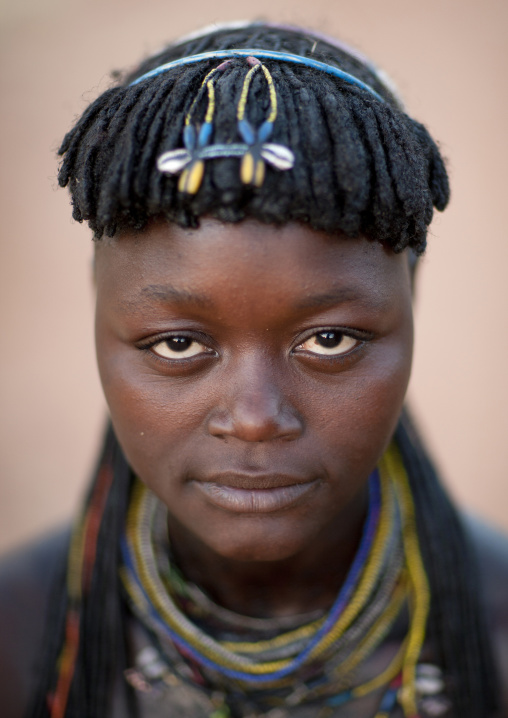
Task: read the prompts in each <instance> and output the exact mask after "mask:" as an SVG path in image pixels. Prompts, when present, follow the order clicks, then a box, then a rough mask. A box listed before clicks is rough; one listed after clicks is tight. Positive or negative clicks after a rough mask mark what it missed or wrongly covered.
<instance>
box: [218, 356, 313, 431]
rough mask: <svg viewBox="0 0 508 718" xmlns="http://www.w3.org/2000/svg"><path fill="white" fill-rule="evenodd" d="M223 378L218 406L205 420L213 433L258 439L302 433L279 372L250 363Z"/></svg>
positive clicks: (295, 411)
mask: <svg viewBox="0 0 508 718" xmlns="http://www.w3.org/2000/svg"><path fill="white" fill-rule="evenodd" d="M226 381H227V386H226V387H225V388H224V391H223V392H221V394H220V396H221V399H220V403H219V406H217V407H216V408H215V409H214V410H213V411H212V413H211V415H210V417H209V420H208V431H209V433H210V434H211V435H212V436H216V437H219V438H226V437H235V438H237V439H240V440H241V441H249V442H261V441H273V440H275V439H283V440H288V441H291V440H294V439H297V438H298V437H299V436H301V435H302V433H303V431H304V423H303V419H302V417H301V416H300V414H299V413H298V411H297V410H296V409H295V407H293V406H292V405H291V403H290V402H289V401H288V397H287V396H286V395H285V392H284V390H283V386H282V385H283V383H284V381H283V377H282V376H281V375H280V372H279V373H277V372H276V371H274V370H272V371H270V369H269V367H266V366H260V365H259V363H258V364H257V365H254V366H253V365H252V363H250V365H249V366H247V367H243V368H242V369H241V370H239V371H238V372H233V373H229V374H228V377H227V380H226ZM219 391H220V388H219Z"/></svg>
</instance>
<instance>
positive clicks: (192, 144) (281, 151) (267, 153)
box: [157, 56, 294, 194]
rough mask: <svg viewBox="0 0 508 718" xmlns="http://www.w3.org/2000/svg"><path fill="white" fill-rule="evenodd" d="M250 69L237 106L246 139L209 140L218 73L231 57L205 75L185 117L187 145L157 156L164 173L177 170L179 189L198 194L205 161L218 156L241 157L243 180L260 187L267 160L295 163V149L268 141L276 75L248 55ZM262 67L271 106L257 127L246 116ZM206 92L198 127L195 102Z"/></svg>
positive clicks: (273, 116)
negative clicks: (194, 116)
mask: <svg viewBox="0 0 508 718" xmlns="http://www.w3.org/2000/svg"><path fill="white" fill-rule="evenodd" d="M246 59H247V63H248V64H249V65H250V69H249V71H248V72H247V75H246V77H245V80H244V83H243V87H242V92H241V94H240V100H239V103H238V108H237V127H238V132H239V134H240V136H241V137H242V139H243V143H222V144H221V143H218V144H210V140H211V137H212V133H213V116H214V113H215V87H214V78H215V75H216V74H217V73H218V72H220V71H221V70H223V69H224V68H225V67H226V66H227V65H228V64H229V62H231V60H227V61H226V62H223V63H222V64H221V65H219V66H218V67H216V68H215V69H213V70H211V71H210V72H209V73H208V74H207V75H206V77H205V78H204V80H203V82H202V84H201V87H200V89H199V91H198V93H197V95H196V97H195V98H194V100H193V102H192V105H191V107H190V109H189V111H188V113H187V115H186V118H185V126H184V131H183V143H184V147H183V148H179V149H176V150H169V151H168V152H164V154H162V155H161V156H160V157H159V158H158V160H157V168H158V170H159V171H160V172H162V173H164V174H172V175H173V174H178V173H180V172H181V175H180V178H179V181H178V190H179V191H180V192H185V193H186V194H196V193H197V191H198V190H199V188H200V186H201V182H202V179H203V174H204V161H205V160H207V159H217V158H219V157H240V158H241V164H240V178H241V181H242V182H243V183H244V184H247V185H253V186H255V187H261V185H262V184H263V181H264V178H265V163H268V164H270V165H271V166H273V167H275V168H276V169H278V170H288V169H291V168H292V167H293V165H294V155H293V153H292V151H291V150H290V149H289V148H288V147H285V146H284V145H279V144H276V143H271V142H268V141H267V140H268V139H269V138H270V136H271V134H272V131H273V124H274V122H275V119H276V117H277V93H276V91H275V86H274V83H273V78H272V76H271V74H270V72H269V71H268V69H267V68H266V67H265V66H264V65H263V64H262V63H261V62H260V61H259V60H258V59H257V58H255V57H253V56H247V58H246ZM259 70H261V71H262V72H263V74H264V77H265V79H266V82H267V85H268V92H269V98H270V110H269V114H268V117H267V118H266V120H265V121H264V122H263V123H262V124H261V126H260V127H259V128H258V129H255V128H254V127H253V126H252V125H251V124H250V122H249V121H248V120H247V118H246V117H245V114H246V108H247V100H248V95H249V89H250V86H251V82H252V79H253V77H254V75H255V74H256V72H258V71H259ZM205 89H206V92H207V95H208V106H207V109H206V113H205V118H204V122H203V123H202V124H201V126H200V127H199V128H198V127H197V126H196V125H194V124H192V116H193V113H194V110H195V108H196V105H197V104H198V102H199V100H200V99H201V97H202V96H203V92H204V91H205Z"/></svg>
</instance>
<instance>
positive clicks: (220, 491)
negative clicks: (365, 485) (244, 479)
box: [195, 480, 318, 514]
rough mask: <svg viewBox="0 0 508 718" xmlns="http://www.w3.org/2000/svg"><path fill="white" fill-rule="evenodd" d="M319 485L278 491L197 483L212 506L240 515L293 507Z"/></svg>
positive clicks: (295, 485) (293, 486) (289, 487)
mask: <svg viewBox="0 0 508 718" xmlns="http://www.w3.org/2000/svg"><path fill="white" fill-rule="evenodd" d="M317 483H318V481H317V480H316V481H311V482H309V483H306V484H292V485H291V486H280V487H279V488H276V489H237V488H233V487H232V486H223V485H221V484H216V483H211V482H202V481H196V482H195V485H196V486H197V487H198V488H199V490H200V491H202V492H203V493H204V494H206V496H207V498H208V499H209V501H210V502H211V503H212V504H215V506H218V507H219V508H221V509H226V510H227V511H232V512H235V513H238V514H265V513H271V512H273V511H281V510H283V509H287V508H289V507H290V506H293V505H294V504H296V503H298V502H299V501H300V500H301V499H302V498H303V497H305V496H306V495H307V494H308V493H309V492H310V491H312V490H313V489H314V488H315V487H316V485H317Z"/></svg>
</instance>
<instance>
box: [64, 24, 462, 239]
mask: <svg viewBox="0 0 508 718" xmlns="http://www.w3.org/2000/svg"><path fill="white" fill-rule="evenodd" d="M253 46H255V47H258V48H263V49H268V50H280V51H287V52H292V53H295V54H299V55H303V56H311V55H312V57H313V58H314V59H317V60H321V61H323V62H327V63H329V64H333V65H336V66H339V67H340V68H341V69H343V70H345V71H346V72H349V73H350V74H353V75H355V76H356V77H358V78H359V79H360V80H362V81H364V82H365V83H367V84H369V85H370V86H371V87H373V89H374V90H376V91H377V92H378V93H379V94H380V95H381V96H382V97H383V98H384V99H385V100H386V101H385V102H382V101H379V100H377V99H376V98H375V97H373V96H372V95H370V94H369V93H368V92H366V91H365V90H363V89H359V88H357V87H355V86H352V85H349V84H347V83H345V82H343V81H340V80H337V78H335V77H331V76H329V75H326V74H325V73H323V72H321V71H319V70H315V69H312V68H308V67H301V66H297V65H292V64H288V63H281V62H277V61H275V60H264V64H266V66H267V67H268V69H269V70H270V72H271V74H272V76H273V79H274V83H275V87H276V91H277V95H278V116H277V119H276V122H275V126H274V134H273V136H272V138H271V141H273V142H276V143H280V144H282V145H285V146H287V147H289V148H291V150H292V151H293V153H294V155H295V164H294V168H293V169H292V170H289V171H285V172H279V171H277V170H273V169H270V170H268V172H267V176H266V178H265V181H264V183H263V185H262V187H260V188H252V187H249V186H245V185H243V184H242V183H241V182H240V180H239V163H238V160H237V159H224V158H222V159H219V160H207V163H206V169H205V175H204V179H203V183H202V186H201V188H200V190H199V192H198V193H197V194H196V195H188V194H184V193H182V192H179V191H178V187H177V178H175V177H172V176H167V175H164V174H162V173H161V172H159V170H158V169H157V167H156V160H157V158H158V157H159V156H160V155H161V154H162V153H164V152H165V151H167V150H171V149H175V148H178V147H181V146H182V130H183V126H184V119H185V114H186V112H187V111H188V110H189V107H190V104H191V103H192V101H193V99H194V97H195V96H196V93H197V92H198V90H199V87H200V85H201V82H202V80H203V78H204V77H205V75H206V74H207V72H209V71H210V70H211V69H212V68H213V67H215V66H217V65H219V64H220V62H221V61H220V60H215V61H213V60H211V61H205V62H202V63H198V64H196V65H187V66H183V67H177V68H172V69H171V70H169V71H167V72H165V73H163V74H161V75H159V76H157V77H154V78H152V79H149V80H144V81H142V82H140V83H139V84H136V85H134V86H132V85H131V84H130V83H131V82H132V80H134V79H135V78H137V77H140V76H141V75H143V74H144V73H146V72H147V71H149V70H151V69H153V68H154V67H156V66H158V65H160V64H163V63H166V62H169V61H171V60H174V59H176V58H179V57H184V56H188V55H193V54H198V53H201V52H206V51H209V50H212V49H214V50H222V49H231V48H237V49H240V48H247V47H253ZM247 69H248V65H247V63H246V61H245V60H243V59H240V58H239V59H237V60H234V61H233V62H231V63H230V65H229V66H228V67H227V68H226V69H225V70H224V71H223V72H221V73H220V74H219V75H218V76H217V79H216V89H215V91H216V94H217V102H216V108H217V109H216V116H215V119H214V141H215V142H219V143H221V142H225V143H230V142H234V141H237V142H238V140H239V137H238V131H237V122H236V106H237V103H238V99H239V95H240V92H241V89H242V84H243V80H244V78H245V75H246V73H247ZM252 94H253V96H254V98H255V101H253V102H249V103H248V113H249V119H250V120H251V122H252V123H253V124H254V126H256V127H258V126H259V125H260V124H261V123H262V122H263V120H264V119H266V114H267V106H268V92H267V89H266V83H264V81H263V78H262V77H261V76H258V78H257V81H256V78H255V80H254V86H253V87H252ZM203 112H204V109H203ZM201 119H202V118H201ZM60 154H61V155H63V157H64V159H63V162H62V165H61V168H60V173H59V183H60V185H61V186H67V185H68V186H69V188H70V191H71V195H72V202H73V206H74V212H73V216H74V218H75V219H76V220H78V221H79V222H81V221H83V220H87V221H88V222H89V224H90V227H91V228H92V230H93V232H94V234H95V236H96V238H100V237H101V236H102V235H103V234H104V233H105V234H106V235H114V234H115V233H116V232H118V231H121V230H124V229H135V230H141V229H142V228H143V227H144V226H145V225H146V223H147V222H148V220H149V219H150V218H151V217H160V216H163V217H166V218H167V219H168V220H170V221H171V222H176V223H178V224H180V225H182V226H184V227H195V226H197V224H198V222H199V218H200V217H203V216H204V215H208V216H213V217H216V218H218V219H220V220H223V221H226V222H238V221H241V220H242V219H244V218H246V217H251V218H255V219H257V220H260V221H261V222H268V223H273V224H282V223H286V222H290V221H298V222H305V223H308V224H310V226H311V227H313V228H314V229H318V230H324V231H326V232H330V233H334V232H342V233H344V234H346V235H347V236H350V237H356V236H358V235H360V234H363V235H366V236H367V237H369V238H371V239H373V240H377V241H379V242H382V243H383V244H385V245H387V246H389V247H390V248H391V249H393V250H394V251H396V252H397V251H401V250H403V249H405V248H406V247H408V246H409V247H411V248H413V249H414V250H415V251H416V252H417V253H421V252H422V251H423V249H424V248H425V242H426V234H427V227H428V225H429V224H430V221H431V219H432V214H433V207H434V206H435V207H437V208H438V209H440V210H442V209H444V208H445V206H446V204H447V201H448V197H449V187H448V179H447V174H446V170H445V167H444V164H443V160H442V158H441V156H440V154H439V151H438V148H437V146H436V144H435V143H434V141H433V140H432V138H431V137H430V135H429V133H428V132H427V130H426V129H425V127H424V126H423V125H421V124H419V123H418V122H415V121H414V120H413V119H411V118H410V117H409V116H408V115H407V114H405V113H404V112H403V111H402V110H400V109H399V107H398V103H397V102H396V100H395V99H394V97H393V95H392V94H391V92H390V90H389V89H388V88H387V87H386V86H385V85H384V84H383V83H381V82H380V80H379V79H378V77H377V75H376V74H375V73H373V72H372V71H371V70H370V69H369V68H368V67H367V66H366V65H364V64H362V63H361V62H359V61H358V60H357V59H356V58H354V57H352V56H350V55H349V54H347V53H346V52H344V51H342V50H340V49H337V48H335V47H333V46H332V45H329V44H327V43H325V42H324V41H322V40H320V41H316V40H315V38H314V37H313V36H312V35H306V34H305V32H303V31H301V32H297V31H290V30H280V29H274V28H270V27H266V26H264V25H262V24H254V25H251V26H249V27H247V28H241V29H238V30H222V31H218V32H215V33H211V34H208V35H204V36H202V37H199V38H197V39H194V40H191V41H189V42H185V43H183V44H179V45H177V46H174V47H169V48H168V49H167V50H165V51H164V52H162V53H160V54H159V55H157V56H155V57H153V58H150V59H149V60H147V61H146V62H144V63H143V64H142V65H141V66H140V67H139V68H138V69H137V70H136V71H135V72H133V73H130V74H129V75H128V76H127V77H126V78H125V80H124V82H123V83H121V84H120V85H118V86H116V87H113V88H111V89H110V90H108V91H107V92H105V93H104V94H103V95H101V96H100V97H99V98H98V99H97V100H96V101H95V102H94V103H93V104H92V105H91V106H90V107H89V108H88V109H87V110H86V112H85V113H84V114H83V116H82V117H81V119H80V120H79V121H78V122H77V124H76V126H75V127H74V128H73V129H72V130H71V131H70V132H69V133H68V134H67V136H66V137H65V139H64V141H63V143H62V146H61V148H60Z"/></svg>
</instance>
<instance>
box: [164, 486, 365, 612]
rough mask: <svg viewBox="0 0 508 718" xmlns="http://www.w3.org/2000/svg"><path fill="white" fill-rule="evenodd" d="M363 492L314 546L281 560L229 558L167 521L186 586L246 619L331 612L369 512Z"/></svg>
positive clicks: (177, 561) (319, 537) (326, 528)
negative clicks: (203, 592)
mask: <svg viewBox="0 0 508 718" xmlns="http://www.w3.org/2000/svg"><path fill="white" fill-rule="evenodd" d="M367 506H368V492H367V490H365V492H362V493H361V495H359V496H358V497H357V499H356V500H355V502H354V504H353V505H350V506H348V510H347V512H346V515H345V516H344V517H342V516H341V517H339V518H338V519H337V520H336V522H334V525H333V526H327V527H323V529H322V530H321V532H320V534H319V535H318V536H316V540H315V541H313V542H312V545H310V546H307V547H306V548H305V549H304V550H303V551H301V552H299V553H298V554H296V555H294V556H291V557H289V558H286V559H284V560H282V561H264V562H258V561H237V560H232V559H229V558H225V557H223V556H221V555H219V554H217V553H216V552H214V551H213V550H212V549H210V547H208V546H207V545H205V544H204V543H203V542H201V541H200V540H199V539H198V538H197V537H196V536H195V535H194V534H192V533H191V532H189V531H188V530H187V529H186V528H185V527H183V526H182V525H181V524H179V523H178V522H176V521H175V520H174V518H172V517H171V516H170V517H169V519H168V529H169V536H170V540H171V545H172V551H173V554H174V558H175V560H176V563H177V564H178V566H179V568H180V569H181V571H182V572H183V574H184V575H185V577H186V579H187V580H188V581H191V582H193V583H195V584H196V585H197V586H199V587H200V588H201V589H202V590H204V591H205V592H206V593H207V594H208V595H209V596H210V597H211V598H212V599H213V600H214V601H215V602H216V603H218V604H219V605H221V606H223V607H224V608H227V609H229V610H231V611H234V612H236V613H239V614H241V615H244V616H253V617H256V618H271V617H280V616H295V615H299V614H305V613H309V612H312V611H315V610H320V609H321V610H327V609H329V608H330V606H331V605H332V603H333V602H334V600H335V598H336V596H337V593H338V591H339V589H340V587H341V586H342V584H343V582H344V580H345V579H346V576H347V573H348V571H349V568H350V566H351V563H352V561H353V559H354V556H355V553H356V551H357V548H358V545H359V543H360V539H361V536H362V530H363V525H364V522H365V517H366V513H367Z"/></svg>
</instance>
